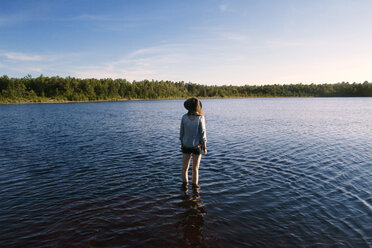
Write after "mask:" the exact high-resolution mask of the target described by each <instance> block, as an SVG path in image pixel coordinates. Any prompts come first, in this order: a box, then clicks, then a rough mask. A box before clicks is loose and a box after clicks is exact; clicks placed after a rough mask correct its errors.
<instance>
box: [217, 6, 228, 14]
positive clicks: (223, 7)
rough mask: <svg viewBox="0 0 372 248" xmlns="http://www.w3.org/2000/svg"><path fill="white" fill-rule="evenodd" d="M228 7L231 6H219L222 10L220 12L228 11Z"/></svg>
mask: <svg viewBox="0 0 372 248" xmlns="http://www.w3.org/2000/svg"><path fill="white" fill-rule="evenodd" d="M228 7H229V5H227V4H220V5H219V6H218V8H219V9H220V11H222V12H224V11H226V10H227V8H228Z"/></svg>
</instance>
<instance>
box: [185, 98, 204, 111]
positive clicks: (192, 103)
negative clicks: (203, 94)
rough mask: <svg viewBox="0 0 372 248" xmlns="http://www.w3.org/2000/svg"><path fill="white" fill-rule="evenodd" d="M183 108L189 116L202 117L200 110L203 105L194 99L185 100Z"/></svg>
mask: <svg viewBox="0 0 372 248" xmlns="http://www.w3.org/2000/svg"><path fill="white" fill-rule="evenodd" d="M183 106H184V107H185V108H186V109H187V110H188V114H189V115H204V111H203V109H202V107H203V105H202V103H201V101H200V100H199V99H198V98H196V97H191V98H189V99H187V100H186V101H185V102H184V103H183Z"/></svg>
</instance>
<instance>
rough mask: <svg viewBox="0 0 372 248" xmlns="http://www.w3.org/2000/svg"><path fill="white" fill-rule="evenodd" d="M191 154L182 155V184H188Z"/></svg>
mask: <svg viewBox="0 0 372 248" xmlns="http://www.w3.org/2000/svg"><path fill="white" fill-rule="evenodd" d="M190 159H191V154H186V153H182V182H183V183H188V182H189V179H188V172H189V165H190Z"/></svg>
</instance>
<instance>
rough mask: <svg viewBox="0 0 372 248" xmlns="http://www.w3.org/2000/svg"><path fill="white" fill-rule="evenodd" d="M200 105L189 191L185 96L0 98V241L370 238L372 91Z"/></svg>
mask: <svg viewBox="0 0 372 248" xmlns="http://www.w3.org/2000/svg"><path fill="white" fill-rule="evenodd" d="M203 107H204V109H205V113H206V124H207V135H208V148H209V149H208V150H209V151H208V152H209V153H208V155H207V156H205V157H203V158H202V162H201V166H200V181H199V183H200V185H201V189H200V190H198V191H196V190H192V189H191V187H190V188H189V190H188V191H186V192H185V191H184V190H183V189H182V188H181V178H180V173H181V153H180V147H179V140H178V133H179V124H180V119H181V116H182V114H183V113H184V109H183V101H179V100H169V101H128V102H113V103H109V102H105V103H77V104H41V105H7V106H0V119H1V122H0V223H1V229H0V246H1V247H15V246H16V247H25V246H26V247H55V246H69V247H87V246H91V247H102V246H109V247H113V246H118V247H133V246H136V247H164V246H165V247H193V246H196V247H299V246H303V247H329V246H334V247H370V246H372V224H371V223H372V194H371V193H372V164H371V163H372V162H371V161H372V134H371V133H372V98H258V99H221V100H203ZM190 173H191V171H190ZM190 176H191V174H190Z"/></svg>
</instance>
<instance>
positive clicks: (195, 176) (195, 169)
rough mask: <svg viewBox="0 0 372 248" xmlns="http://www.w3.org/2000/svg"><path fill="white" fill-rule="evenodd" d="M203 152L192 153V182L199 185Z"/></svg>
mask: <svg viewBox="0 0 372 248" xmlns="http://www.w3.org/2000/svg"><path fill="white" fill-rule="evenodd" d="M200 159H201V154H199V155H196V154H192V183H193V184H194V185H196V186H197V185H198V181H199V164H200Z"/></svg>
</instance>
